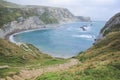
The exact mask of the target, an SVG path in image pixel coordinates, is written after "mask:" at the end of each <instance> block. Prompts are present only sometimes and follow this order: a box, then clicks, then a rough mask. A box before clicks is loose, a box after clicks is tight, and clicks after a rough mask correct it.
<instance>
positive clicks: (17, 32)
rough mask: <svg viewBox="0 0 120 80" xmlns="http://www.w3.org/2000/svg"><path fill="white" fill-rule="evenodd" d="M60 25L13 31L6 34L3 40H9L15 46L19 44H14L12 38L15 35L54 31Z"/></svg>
mask: <svg viewBox="0 0 120 80" xmlns="http://www.w3.org/2000/svg"><path fill="white" fill-rule="evenodd" d="M60 25H61V24H48V25H45V26H46V27H40V28H31V29H21V30H16V31H13V32H11V33H9V34H7V35H6V36H5V39H6V40H9V41H10V42H12V43H15V44H17V43H19V42H16V41H15V40H14V36H15V35H17V34H21V33H25V32H32V31H36V30H47V29H56V28H58V27H60Z"/></svg>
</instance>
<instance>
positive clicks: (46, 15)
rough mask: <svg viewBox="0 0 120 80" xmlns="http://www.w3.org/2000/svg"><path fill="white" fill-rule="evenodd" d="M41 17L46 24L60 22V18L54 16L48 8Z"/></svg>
mask: <svg viewBox="0 0 120 80" xmlns="http://www.w3.org/2000/svg"><path fill="white" fill-rule="evenodd" d="M40 19H41V20H42V21H43V22H44V23H45V24H53V23H58V20H57V19H56V18H55V17H52V15H50V13H49V12H48V11H47V10H46V11H45V12H44V13H43V14H42V15H41V16H40Z"/></svg>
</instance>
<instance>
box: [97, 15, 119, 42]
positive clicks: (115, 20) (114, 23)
mask: <svg viewBox="0 0 120 80" xmlns="http://www.w3.org/2000/svg"><path fill="white" fill-rule="evenodd" d="M116 31H120V13H117V14H115V15H114V16H113V17H112V18H111V19H110V20H109V21H107V23H106V24H105V26H104V27H103V29H102V30H101V32H100V34H99V37H98V40H100V39H103V37H104V36H106V35H107V34H108V33H110V32H116Z"/></svg>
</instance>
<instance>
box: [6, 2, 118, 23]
mask: <svg viewBox="0 0 120 80" xmlns="http://www.w3.org/2000/svg"><path fill="white" fill-rule="evenodd" d="M7 1H10V2H14V3H17V4H22V5H42V6H52V7H62V8H67V9H69V10H70V12H72V13H73V14H74V15H75V16H86V17H87V16H89V17H91V19H92V20H94V21H95V20H99V21H103V20H104V21H107V20H108V19H109V18H111V17H112V16H113V15H115V14H116V13H118V12H120V0H7Z"/></svg>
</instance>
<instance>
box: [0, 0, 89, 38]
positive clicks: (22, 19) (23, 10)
mask: <svg viewBox="0 0 120 80" xmlns="http://www.w3.org/2000/svg"><path fill="white" fill-rule="evenodd" d="M0 19H1V20H0V37H1V38H5V35H8V34H11V33H13V32H15V31H20V30H27V29H37V28H41V27H46V26H45V25H46V24H59V23H65V22H73V21H83V18H82V19H81V18H76V17H75V16H74V15H73V14H72V13H71V12H70V11H69V10H68V9H66V8H56V7H45V6H36V5H18V4H14V3H10V2H6V1H4V0H1V1H0ZM84 21H85V20H84ZM86 21H88V20H86Z"/></svg>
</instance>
